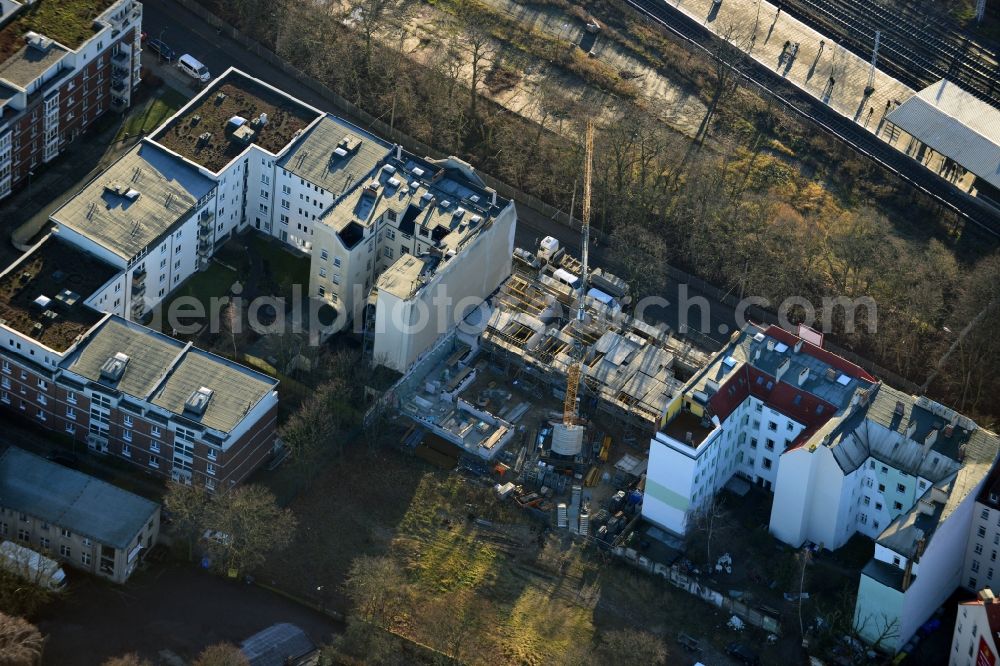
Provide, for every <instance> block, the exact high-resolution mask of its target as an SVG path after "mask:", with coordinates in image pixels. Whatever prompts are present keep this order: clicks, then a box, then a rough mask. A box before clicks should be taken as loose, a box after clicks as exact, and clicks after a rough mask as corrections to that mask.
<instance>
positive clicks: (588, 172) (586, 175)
mask: <svg viewBox="0 0 1000 666" xmlns="http://www.w3.org/2000/svg"><path fill="white" fill-rule="evenodd" d="M584 153H585V156H584V161H583V220H582V222H583V248H582V255H583V272H582V274H581V275H580V302H579V303H578V305H577V310H576V319H577V321H583V305H584V300H585V297H586V295H587V279H588V277H589V275H588V274H587V271H588V269H589V265H588V250H589V246H590V181H591V177H592V163H593V161H594V123H593V121H591V120H588V121H587V135H586V142H585V143H584Z"/></svg>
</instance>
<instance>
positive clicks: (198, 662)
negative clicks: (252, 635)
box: [191, 643, 250, 666]
mask: <svg viewBox="0 0 1000 666" xmlns="http://www.w3.org/2000/svg"><path fill="white" fill-rule="evenodd" d="M191 666H250V660H249V659H247V657H246V655H245V654H243V652H241V651H240V649H239V648H238V647H236V646H235V645H233V644H231V643H216V644H215V645H209V646H208V647H207V648H205V649H204V650H202V651H201V654H199V655H198V658H197V659H195V660H194V662H192V664H191Z"/></svg>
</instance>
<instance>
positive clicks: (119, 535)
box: [0, 446, 159, 548]
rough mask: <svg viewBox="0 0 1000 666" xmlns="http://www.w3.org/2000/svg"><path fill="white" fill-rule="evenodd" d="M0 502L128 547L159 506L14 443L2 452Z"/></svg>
mask: <svg viewBox="0 0 1000 666" xmlns="http://www.w3.org/2000/svg"><path fill="white" fill-rule="evenodd" d="M0 506H3V507H5V508H7V509H10V510H13V511H14V512H21V513H26V514H29V515H31V516H34V517H35V518H38V519H40V520H44V521H45V522H47V523H50V524H52V525H58V526H59V527H64V528H66V529H68V530H70V531H71V532H74V533H76V534H80V535H83V536H85V537H89V538H90V539H93V540H94V541H96V542H98V543H101V544H105V545H108V546H113V547H115V548H128V547H129V546H130V545H131V544H132V541H133V539H135V536H136V534H138V533H139V532H140V531H141V530H142V528H143V526H144V525H145V524H146V523H147V522H149V519H150V518H151V517H152V516H153V515H154V514H155V513H156V510H157V509H158V508H159V505H157V504H156V503H155V502H151V501H150V500H148V499H145V498H143V497H139V496H138V495H135V494H133V493H130V492H127V491H125V490H122V489H121V488H118V487H116V486H113V485H111V484H110V483H106V482H104V481H101V480H100V479H95V478H94V477H92V476H88V475H86V474H84V473H82V472H77V471H76V470H72V469H69V468H68V467H64V466H62V465H60V464H58V463H54V462H50V461H48V460H46V459H45V458H42V457H40V456H36V455H35V454H33V453H28V452H27V451H25V450H23V449H19V448H16V447H13V446H12V447H10V448H8V449H7V450H6V451H5V452H4V453H3V455H0Z"/></svg>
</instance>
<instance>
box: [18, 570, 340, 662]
mask: <svg viewBox="0 0 1000 666" xmlns="http://www.w3.org/2000/svg"><path fill="white" fill-rule="evenodd" d="M70 578H71V584H70V589H69V595H68V596H67V598H66V599H65V600H64V601H61V602H58V603H56V604H53V605H52V606H51V607H50V608H48V609H47V611H46V613H45V617H43V618H42V619H41V621H40V622H38V627H39V629H40V630H41V631H42V633H43V634H44V635H45V636H46V637H47V642H46V645H45V655H44V660H43V663H44V664H53V665H62V664H74V665H78V666H90V665H94V666H97V665H99V664H101V663H103V662H104V661H105V660H106V659H108V658H110V657H113V656H117V655H122V654H125V653H128V652H138V653H139V654H140V655H141V656H143V657H146V658H148V659H150V660H152V661H153V663H157V664H159V663H189V662H190V660H191V659H193V658H194V657H195V656H196V655H197V654H198V653H199V652H200V651H201V650H202V649H203V648H205V647H206V646H208V645H212V644H215V643H219V642H222V641H227V642H231V643H239V642H240V641H242V640H243V639H245V638H247V637H249V636H250V635H252V634H254V633H256V632H258V631H260V630H261V629H264V628H265V627H268V626H270V625H272V624H274V623H276V622H291V623H293V624H296V625H298V626H300V627H301V628H302V629H303V630H304V631H305V632H306V633H307V634H309V636H310V638H312V640H313V642H315V643H317V644H319V643H328V642H329V641H330V638H331V636H332V634H333V633H334V632H337V631H339V630H340V625H338V624H337V623H335V622H334V621H333V620H332V619H330V618H328V617H326V616H325V615H322V614H320V613H318V612H316V611H314V610H312V609H309V608H306V607H304V606H301V605H299V604H298V603H295V602H293V601H291V600H289V599H286V598H284V597H281V596H279V595H277V594H274V593H272V592H269V591H268V590H265V589H263V588H260V587H257V586H255V585H248V584H246V583H243V582H237V581H230V580H225V579H223V578H219V577H218V576H214V575H211V574H208V573H206V572H203V571H200V570H197V569H194V568H192V567H191V566H189V565H177V564H173V563H158V564H156V565H153V566H151V567H150V568H149V569H147V570H145V571H140V572H138V573H136V574H135V575H133V577H132V578H131V579H130V580H129V582H128V584H126V585H125V586H116V585H110V584H107V583H104V582H102V581H100V580H98V579H96V578H90V577H84V575H83V574H76V575H71V577H70ZM95 609H99V610H98V611H97V612H95ZM178 660H179V661H178Z"/></svg>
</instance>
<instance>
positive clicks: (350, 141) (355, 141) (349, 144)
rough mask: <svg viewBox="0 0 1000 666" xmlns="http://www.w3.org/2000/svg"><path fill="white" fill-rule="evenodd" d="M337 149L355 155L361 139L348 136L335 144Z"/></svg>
mask: <svg viewBox="0 0 1000 666" xmlns="http://www.w3.org/2000/svg"><path fill="white" fill-rule="evenodd" d="M337 148H343V149H344V150H345V151H347V152H348V153H356V152H358V149H359V148H361V139H359V138H358V137H356V136H352V135H350V134H348V135H347V136H345V137H344V138H343V139H341V140H340V141H338V142H337Z"/></svg>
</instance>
